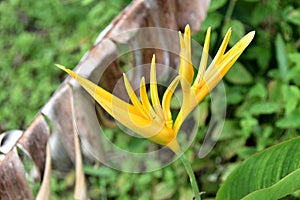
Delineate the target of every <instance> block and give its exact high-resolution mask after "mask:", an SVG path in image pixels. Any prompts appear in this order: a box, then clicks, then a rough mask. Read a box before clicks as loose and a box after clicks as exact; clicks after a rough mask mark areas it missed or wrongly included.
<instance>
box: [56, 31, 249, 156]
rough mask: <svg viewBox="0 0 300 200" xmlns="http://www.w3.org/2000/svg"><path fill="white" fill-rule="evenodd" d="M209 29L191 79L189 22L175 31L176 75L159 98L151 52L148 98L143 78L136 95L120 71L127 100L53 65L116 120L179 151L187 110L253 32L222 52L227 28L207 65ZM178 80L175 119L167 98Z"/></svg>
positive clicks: (219, 76) (152, 139) (153, 59)
mask: <svg viewBox="0 0 300 200" xmlns="http://www.w3.org/2000/svg"><path fill="white" fill-rule="evenodd" d="M210 32H211V29H210V28H209V29H208V30H207V34H206V39H205V43H204V48H203V52H202V57H201V61H200V66H199V69H198V74H197V76H196V78H195V80H194V68H193V65H192V61H191V38H190V37H191V36H190V27H189V25H187V26H186V28H185V33H184V35H183V36H182V34H181V33H180V32H179V39H180V47H181V49H180V67H179V75H178V76H177V77H176V78H174V80H173V81H172V82H171V83H170V85H169V87H168V88H167V89H166V91H165V93H164V95H163V98H162V100H161V101H160V99H159V96H158V90H157V81H156V64H155V55H153V58H152V62H151V69H150V97H151V102H150V100H149V98H148V94H147V90H146V84H145V78H144V77H143V78H142V79H141V81H140V88H139V90H140V99H139V98H138V97H137V95H136V94H135V92H134V90H133V89H132V87H131V84H130V83H129V81H128V79H127V77H126V75H125V74H123V75H124V84H125V87H126V90H127V93H128V96H129V97H130V100H131V102H132V103H127V102H125V101H123V100H121V99H120V98H118V97H116V96H114V95H112V94H111V93H109V92H107V91H106V90H104V89H103V88H101V87H100V86H98V85H96V84H94V83H92V82H91V81H89V80H87V79H85V78H83V77H82V76H80V75H78V74H76V73H74V72H73V71H71V70H69V69H66V68H65V67H64V66H62V65H58V64H57V65H56V66H57V67H59V68H61V69H62V70H64V71H66V72H67V73H68V74H69V75H71V76H72V77H73V78H75V79H76V80H77V81H78V82H79V83H80V84H81V85H82V87H83V88H84V89H85V90H86V91H87V92H88V93H89V94H90V95H92V96H93V98H94V99H95V100H96V101H97V102H98V103H99V104H100V105H101V106H102V107H103V108H104V109H105V110H106V111H107V112H108V113H109V114H110V115H111V116H112V117H113V118H115V119H116V120H117V121H119V122H120V123H121V124H123V125H124V126H126V127H127V128H129V129H131V130H133V131H134V132H135V133H137V134H139V135H141V136H142V137H144V138H147V139H149V140H151V141H153V142H155V143H157V144H160V145H163V146H168V147H169V148H170V149H171V150H173V151H174V152H175V153H179V152H180V146H179V144H178V141H177V133H178V131H179V129H180V127H181V125H182V123H183V121H184V120H185V118H186V117H187V116H188V115H189V113H190V112H192V110H193V109H194V108H195V107H196V106H197V105H198V104H199V103H200V102H201V101H202V100H203V98H204V97H205V96H206V95H207V94H208V93H209V91H211V90H212V89H213V88H214V87H215V86H216V85H217V84H218V82H219V81H220V80H221V79H222V78H223V76H224V75H225V74H226V73H227V71H228V70H229V69H230V68H231V66H232V65H233V64H234V63H235V61H236V60H237V59H238V57H239V56H240V55H241V54H242V52H243V51H244V50H245V48H246V47H247V46H248V45H249V43H250V42H251V41H252V39H253V37H254V34H255V32H254V31H252V32H250V33H248V34H247V35H246V36H244V37H243V38H242V39H241V40H240V41H239V42H238V43H237V44H235V45H234V46H233V47H232V48H231V49H230V50H229V51H227V52H226V53H225V50H226V47H227V45H228V42H229V38H230V34H231V29H229V30H228V31H227V33H226V35H225V38H224V40H223V42H222V44H221V47H220V48H219V50H218V52H217V54H216V56H215V57H214V59H213V60H212V62H211V64H210V65H209V67H208V68H206V65H207V62H208V52H209V42H210ZM193 80H194V81H193ZM179 83H180V85H181V89H182V93H183V102H182V106H181V109H180V111H179V113H178V115H177V118H176V120H175V122H173V120H172V113H171V111H170V102H171V98H172V96H173V93H174V91H175V89H176V88H177V86H178V84H179Z"/></svg>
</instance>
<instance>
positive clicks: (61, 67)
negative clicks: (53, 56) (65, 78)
mask: <svg viewBox="0 0 300 200" xmlns="http://www.w3.org/2000/svg"><path fill="white" fill-rule="evenodd" d="M55 66H56V67H58V68H60V69H61V70H63V71H65V72H66V73H68V74H69V75H70V76H72V77H73V78H76V77H77V74H75V73H74V72H73V71H72V70H70V69H67V68H66V67H65V66H63V65H60V64H55Z"/></svg>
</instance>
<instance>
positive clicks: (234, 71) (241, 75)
mask: <svg viewBox="0 0 300 200" xmlns="http://www.w3.org/2000/svg"><path fill="white" fill-rule="evenodd" d="M225 79H226V80H227V81H229V82H231V83H234V84H249V83H252V81H253V78H252V75H251V74H250V73H249V72H248V71H247V69H246V68H245V67H244V66H243V65H242V64H241V63H239V62H237V63H235V64H234V66H233V67H232V68H231V69H230V71H229V72H228V73H227V74H226V76H225Z"/></svg>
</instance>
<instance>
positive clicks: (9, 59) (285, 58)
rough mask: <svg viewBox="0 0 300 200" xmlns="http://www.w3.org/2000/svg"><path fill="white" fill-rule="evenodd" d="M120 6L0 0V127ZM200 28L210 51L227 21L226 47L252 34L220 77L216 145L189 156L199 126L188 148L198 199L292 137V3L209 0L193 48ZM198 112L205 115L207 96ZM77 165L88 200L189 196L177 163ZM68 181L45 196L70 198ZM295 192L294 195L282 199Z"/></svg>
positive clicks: (14, 124)
mask: <svg viewBox="0 0 300 200" xmlns="http://www.w3.org/2000/svg"><path fill="white" fill-rule="evenodd" d="M128 3H130V0H114V1H95V0H84V1H78V0H64V1H59V0H48V1H22V0H7V1H0V49H1V53H0V72H1V73H0V80H1V82H0V86H1V90H0V105H1V112H0V132H3V131H6V130H9V129H25V128H26V127H27V126H28V125H29V124H30V122H31V120H32V119H33V118H34V116H35V114H36V113H37V112H38V110H39V109H40V108H41V106H42V105H44V104H45V103H46V102H47V100H48V99H49V97H50V96H51V94H52V93H53V92H54V91H55V89H56V88H57V87H58V85H59V84H60V83H61V81H62V80H63V79H64V77H65V74H63V73H62V72H61V71H60V70H57V68H55V67H54V65H53V64H54V63H63V64H64V65H66V66H69V67H72V66H75V65H76V64H77V63H78V61H79V60H80V58H81V57H82V56H83V55H84V53H85V52H86V51H87V50H88V49H89V48H90V47H91V46H92V44H93V42H94V41H95V39H96V37H97V36H98V34H99V33H100V32H101V30H103V29H104V27H106V26H107V25H108V24H109V22H110V21H111V20H112V19H113V18H114V17H115V16H116V15H117V14H118V13H119V12H120V11H121V10H122V9H123V8H124V7H125V6H126V5H127V4H128ZM208 26H211V27H212V30H213V32H212V41H211V51H210V53H211V55H214V53H215V52H216V51H217V48H218V46H219V45H220V42H221V40H222V38H223V36H224V34H225V31H226V30H227V28H228V27H230V26H231V27H232V29H233V33H232V38H231V41H230V43H229V44H230V46H232V45H233V44H234V43H235V42H236V41H237V40H238V39H240V38H241V37H242V36H243V35H244V34H245V33H247V32H249V31H251V30H255V31H256V36H255V39H254V41H253V42H252V43H251V44H250V46H249V47H248V48H247V49H246V51H245V53H244V54H242V56H241V58H240V59H239V60H238V62H237V63H236V64H235V67H233V68H232V70H230V72H229V73H228V74H227V75H226V77H225V81H224V82H225V87H226V95H227V104H228V105H227V113H226V121H225V126H224V129H223V132H222V135H221V138H220V140H219V141H218V144H217V146H216V147H215V148H214V149H213V151H212V152H210V154H209V155H208V156H207V157H206V158H204V159H199V158H197V156H196V154H197V153H198V150H199V148H200V146H201V142H199V141H201V140H203V134H204V133H205V131H206V127H205V126H203V124H199V134H198V135H197V137H198V138H197V142H195V143H194V144H193V145H192V147H191V148H190V149H189V151H188V156H189V158H190V160H191V162H192V163H193V167H194V171H195V173H196V176H197V178H198V184H199V186H200V188H201V190H202V191H205V192H206V194H205V195H204V196H205V197H206V198H210V197H213V196H214V195H215V193H216V191H217V189H218V188H219V186H220V184H221V183H222V181H223V180H224V179H225V178H226V176H228V174H229V173H230V172H231V171H232V170H233V169H234V168H235V167H236V166H237V165H238V164H239V163H240V162H241V161H242V160H244V159H245V158H247V157H249V156H250V155H251V154H253V153H255V152H257V151H259V150H262V149H264V148H266V147H269V146H271V145H273V144H276V143H279V142H280V141H284V140H286V139H288V138H291V137H295V136H298V135H299V128H300V89H299V86H300V53H299V49H300V2H299V1H294V0H285V1H280V0H212V2H211V5H210V9H209V12H208V15H207V18H206V20H205V22H204V23H203V24H202V30H203V31H201V32H199V33H196V34H195V35H194V36H193V38H194V39H195V40H197V41H198V42H199V43H200V44H203V41H204V35H205V30H206V29H207V27H208ZM201 110H202V111H203V112H207V113H208V116H209V113H210V108H209V99H206V100H205V101H204V102H203V103H202V104H201ZM208 119H209V118H208ZM120 137H123V136H122V135H121V134H120ZM124 137H125V136H124ZM122 141H123V142H124V140H122V139H120V140H118V142H120V143H121V142H122ZM125 141H126V140H125ZM121 145H122V144H121ZM125 145H126V144H125ZM85 171H86V174H87V180H88V183H89V187H88V188H89V190H90V194H91V197H92V198H93V199H122V200H123V199H124V200H126V199H143V200H144V199H156V200H162V199H191V198H192V193H191V190H190V185H189V183H188V178H187V175H186V174H185V171H184V168H183V166H182V165H181V163H180V162H175V163H173V164H172V165H170V166H168V167H166V168H164V169H162V170H159V171H155V172H152V173H147V174H128V173H121V172H118V171H115V170H113V169H109V168H106V167H103V166H101V167H99V168H96V169H94V168H93V166H86V167H85ZM69 179H70V180H72V176H71V175H70V177H69ZM69 179H68V178H66V179H65V180H60V179H57V178H53V180H52V193H53V199H60V198H62V197H64V199H65V198H70V199H72V187H73V185H72V184H73V182H72V181H69ZM33 188H35V190H36V187H35V186H34V185H33ZM299 198H300V194H299V193H295V194H294V195H290V196H289V197H286V198H285V199H299Z"/></svg>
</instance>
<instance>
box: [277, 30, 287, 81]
mask: <svg viewBox="0 0 300 200" xmlns="http://www.w3.org/2000/svg"><path fill="white" fill-rule="evenodd" d="M275 46H276V59H277V63H278V67H279V70H280V75H281V80H282V81H283V82H287V72H288V64H287V56H286V50H285V44H284V41H283V38H282V36H281V34H277V36H276V39H275Z"/></svg>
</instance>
